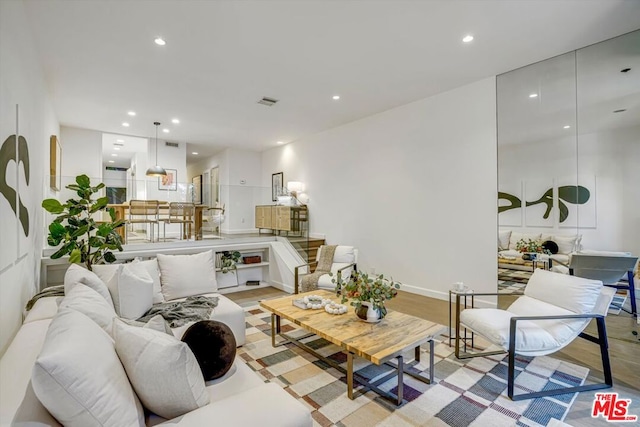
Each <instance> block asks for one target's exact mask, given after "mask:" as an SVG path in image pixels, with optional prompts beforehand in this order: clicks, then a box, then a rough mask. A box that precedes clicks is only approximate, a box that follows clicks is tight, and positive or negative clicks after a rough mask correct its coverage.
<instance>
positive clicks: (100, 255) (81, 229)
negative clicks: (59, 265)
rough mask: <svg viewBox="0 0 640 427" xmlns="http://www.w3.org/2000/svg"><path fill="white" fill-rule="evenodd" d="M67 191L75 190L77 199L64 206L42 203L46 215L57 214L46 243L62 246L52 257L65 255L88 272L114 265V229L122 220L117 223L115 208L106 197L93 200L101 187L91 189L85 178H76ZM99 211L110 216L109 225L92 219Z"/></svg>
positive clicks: (116, 239) (117, 244) (117, 246)
mask: <svg viewBox="0 0 640 427" xmlns="http://www.w3.org/2000/svg"><path fill="white" fill-rule="evenodd" d="M66 188H68V189H69V190H73V191H75V192H76V194H77V195H78V197H79V199H69V200H67V202H66V203H60V201H58V200H56V199H46V200H43V201H42V207H43V208H44V209H45V210H46V211H47V212H49V213H52V214H54V215H58V216H57V217H56V218H55V219H54V220H53V222H52V223H51V224H50V225H49V235H48V236H47V243H48V244H49V246H59V245H61V246H60V248H59V249H58V250H57V251H56V252H55V253H53V255H51V258H52V259H57V258H61V257H63V256H64V255H67V254H68V255H69V262H71V263H78V264H84V265H85V266H86V267H87V269H89V270H91V269H92V268H91V266H92V265H93V264H101V263H104V262H107V263H111V262H114V261H115V260H116V257H115V255H114V254H113V252H112V251H114V250H118V251H122V239H121V238H120V235H119V234H118V232H117V230H116V229H117V228H119V227H122V226H124V221H123V220H116V214H115V211H114V209H113V208H107V203H109V199H108V198H107V197H100V198H98V199H97V200H94V199H93V195H94V194H96V193H98V192H99V191H100V190H101V189H102V188H104V184H102V183H100V184H98V185H96V186H95V187H92V186H91V180H90V179H89V177H88V176H87V175H79V176H77V177H76V183H75V184H69V185H67V186H66ZM101 211H102V212H108V213H109V216H110V218H111V222H103V223H97V222H96V221H95V220H94V219H93V217H92V215H93V214H95V213H98V212H101Z"/></svg>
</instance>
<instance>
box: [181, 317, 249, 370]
mask: <svg viewBox="0 0 640 427" xmlns="http://www.w3.org/2000/svg"><path fill="white" fill-rule="evenodd" d="M182 341H183V342H184V343H185V344H187V345H188V346H189V348H190V349H191V351H192V352H193V354H194V355H195V356H196V360H197V361H198V364H200V369H201V370H202V375H203V376H204V380H205V381H209V380H215V379H216V378H220V377H221V376H223V375H224V374H226V373H227V371H228V370H229V369H231V365H233V360H234V359H235V357H236V339H235V337H234V336H233V332H231V329H230V328H229V327H228V326H227V325H225V324H224V323H222V322H218V321H215V320H201V321H199V322H196V323H194V324H193V325H191V326H190V327H189V329H187V331H186V332H185V333H184V335H183V336H182Z"/></svg>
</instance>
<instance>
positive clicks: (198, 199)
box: [191, 175, 202, 205]
mask: <svg viewBox="0 0 640 427" xmlns="http://www.w3.org/2000/svg"><path fill="white" fill-rule="evenodd" d="M191 182H192V183H193V203H195V204H196V205H200V204H202V175H198V176H194V177H193V178H191Z"/></svg>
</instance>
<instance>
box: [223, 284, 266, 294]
mask: <svg viewBox="0 0 640 427" xmlns="http://www.w3.org/2000/svg"><path fill="white" fill-rule="evenodd" d="M270 286H271V285H270V284H268V283H267V282H260V284H259V285H258V286H247V285H244V284H243V285H238V286H230V287H228V288H222V289H218V293H220V294H223V295H224V294H231V293H233V292H242V291H250V290H251V289H261V288H268V287H270Z"/></svg>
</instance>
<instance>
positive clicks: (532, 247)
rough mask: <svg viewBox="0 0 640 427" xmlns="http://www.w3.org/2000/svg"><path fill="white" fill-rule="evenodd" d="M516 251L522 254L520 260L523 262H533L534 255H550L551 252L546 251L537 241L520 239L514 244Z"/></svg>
mask: <svg viewBox="0 0 640 427" xmlns="http://www.w3.org/2000/svg"><path fill="white" fill-rule="evenodd" d="M516 250H517V251H518V252H520V253H522V254H524V255H522V259H524V260H534V259H535V257H536V254H547V255H551V251H550V250H548V249H546V248H545V247H544V246H543V245H542V242H541V241H539V240H532V239H526V240H525V239H520V240H518V242H517V243H516ZM532 254H533V256H532Z"/></svg>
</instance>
